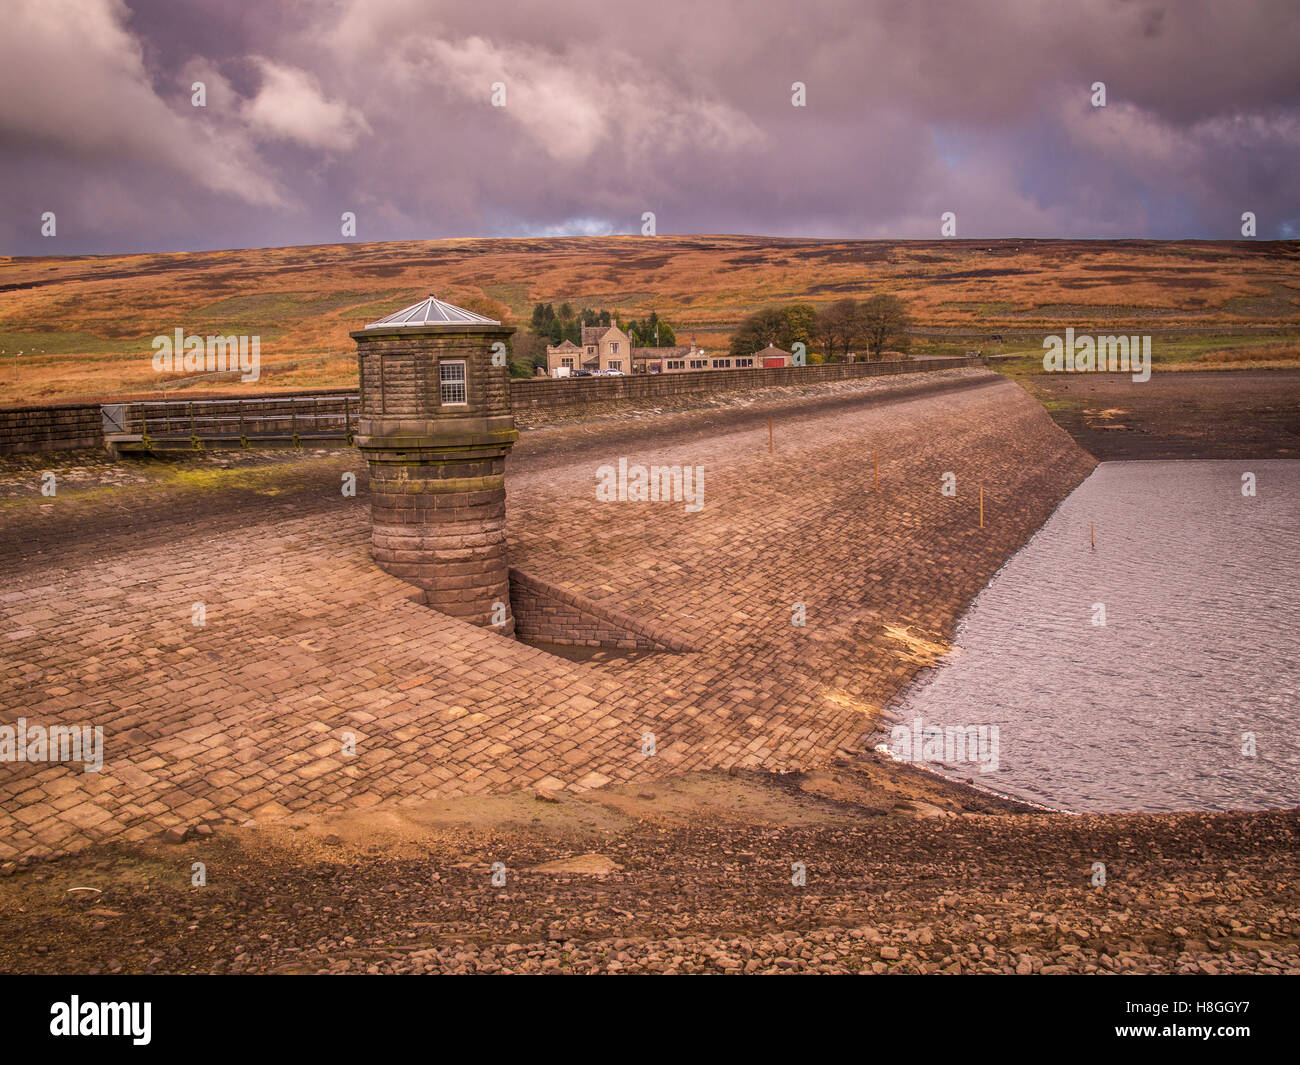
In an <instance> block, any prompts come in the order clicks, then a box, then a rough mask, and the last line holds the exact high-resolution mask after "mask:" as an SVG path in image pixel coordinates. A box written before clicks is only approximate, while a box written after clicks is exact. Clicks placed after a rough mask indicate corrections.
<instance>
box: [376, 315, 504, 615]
mask: <svg viewBox="0 0 1300 1065" xmlns="http://www.w3.org/2000/svg"><path fill="white" fill-rule="evenodd" d="M430 308H433V310H432V312H430ZM430 314H432V315H434V316H436V317H437V319H438V320H437V321H436V322H433V323H430V322H429V321H426V318H427V317H429V316H430ZM412 315H415V316H416V317H417V318H418V322H416V323H412V322H411V321H409V320H408V319H409V318H410V317H411V316H412ZM513 332H514V330H513V329H510V328H508V327H503V326H502V325H501V324H500V323H498V322H493V321H490V320H489V319H486V318H483V317H482V316H479V315H474V314H472V312H468V311H465V310H463V309H462V308H459V307H452V306H451V305H450V304H444V303H442V302H441V301H436V300H434V298H433V297H429V300H428V301H424V302H422V303H420V304H416V305H415V306H413V307H409V308H406V309H405V310H403V311H399V312H398V313H397V314H396V315H392V316H390V318H386V319H384V320H383V321H382V322H376V323H373V324H371V325H369V326H367V327H366V328H365V329H360V330H357V331H356V332H354V333H353V334H352V337H353V339H355V340H356V342H357V368H358V372H359V375H360V383H361V396H360V405H361V416H360V420H359V422H358V426H357V438H356V442H357V447H359V448H360V449H361V451H362V453H363V454H364V455H365V456H366V461H367V462H368V463H369V465H370V502H371V522H372V524H371V550H372V552H373V554H374V559H375V562H376V563H377V564H378V565H379V567H380V568H381V569H383V570H385V571H386V572H388V573H391V574H392V575H393V576H394V577H400V578H402V580H405V581H408V582H410V583H411V584H413V585H415V586H416V587H418V588H421V589H423V590H424V593H425V601H426V603H427V604H428V605H429V606H431V607H432V608H433V609H435V610H438V611H440V612H441V613H444V614H448V615H450V616H451V617H454V618H459V619H461V620H462V621H468V622H470V623H471V624H473V625H479V626H491V627H492V628H493V629H494V630H495V631H496V632H498V633H499V634H501V635H502V636H512V635H513V634H514V630H515V622H514V617H513V616H512V614H511V611H510V577H509V573H508V564H507V561H506V480H505V466H506V454H507V453H508V452H509V450H510V448H511V446H512V445H513V444H514V442H515V441H516V440H517V439H518V438H519V434H518V432H516V431H515V427H514V418H513V416H512V415H511V413H510V379H509V376H508V375H507V371H506V368H505V365H504V360H502V363H501V364H500V365H498V364H497V363H496V362H495V361H494V358H493V356H494V354H496V353H497V352H500V353H502V354H504V352H505V342H506V341H507V340H508V339H509V337H510V334H511V333H513Z"/></svg>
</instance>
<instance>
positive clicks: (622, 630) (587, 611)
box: [510, 567, 695, 651]
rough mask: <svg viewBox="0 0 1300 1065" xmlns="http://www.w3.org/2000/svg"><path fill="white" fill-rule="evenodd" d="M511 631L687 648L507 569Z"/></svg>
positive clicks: (579, 642) (650, 627)
mask: <svg viewBox="0 0 1300 1065" xmlns="http://www.w3.org/2000/svg"><path fill="white" fill-rule="evenodd" d="M510 600H511V606H512V608H513V611H514V615H515V634H516V635H517V636H520V637H522V638H524V639H530V638H531V639H537V640H547V641H549V642H550V643H556V644H563V645H566V646H576V647H620V648H624V649H625V650H642V651H693V650H695V648H694V647H692V646H691V645H690V643H689V642H687V641H686V640H685V639H683V638H682V637H681V636H678V635H677V634H676V633H673V632H670V631H668V630H667V629H665V628H664V627H663V626H661V625H656V624H654V623H653V622H649V621H644V620H642V619H640V618H634V617H632V616H631V615H630V614H624V613H623V612H622V611H621V610H615V609H614V608H613V607H609V606H605V605H604V604H603V603H598V602H596V601H595V600H594V599H589V598H587V596H585V595H579V594H578V593H577V592H571V591H569V590H568V589H566V588H561V587H559V586H558V585H554V584H548V583H547V582H546V581H543V580H541V579H540V578H538V577H534V576H531V575H530V574H527V573H524V572H522V571H521V570H517V569H514V568H513V567H512V568H511V570H510Z"/></svg>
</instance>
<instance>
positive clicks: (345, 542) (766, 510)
mask: <svg viewBox="0 0 1300 1065" xmlns="http://www.w3.org/2000/svg"><path fill="white" fill-rule="evenodd" d="M953 372H954V373H956V374H958V375H960V376H963V377H964V378H965V380H966V387H963V388H960V389H956V390H952V391H948V392H944V393H931V394H927V395H925V396H919V397H917V396H913V397H910V398H908V397H905V396H900V398H899V400H898V401H897V402H893V403H887V404H882V403H880V402H878V399H879V391H878V390H877V391H873V392H872V393H871V394H872V395H873V396H874V397H876V400H877V402H874V403H873V404H871V405H863V406H861V407H853V406H847V405H845V403H844V397H843V396H842V395H841V396H839V398H838V399H837V403H836V405H835V407H834V408H833V409H827V410H825V411H819V410H818V409H817V408H816V407H815V406H803V407H801V408H800V409H799V410H798V411H797V412H793V411H792V412H791V413H790V414H789V416H788V417H785V418H782V417H778V418H777V420H776V424H775V429H774V434H773V440H772V443H771V445H770V448H771V450H770V451H769V437H768V429H767V426H766V424H764V425H762V427H761V428H760V427H756V426H753V425H752V423H742V424H739V425H737V426H734V427H731V428H728V427H727V426H726V425H725V424H720V425H719V427H718V428H717V429H716V431H711V432H709V433H700V432H693V433H690V434H687V435H677V434H675V433H673V432H665V433H663V434H662V435H654V433H653V430H651V431H650V432H649V434H648V435H643V436H642V437H641V438H640V442H639V443H635V444H634V445H632V446H628V447H627V449H626V450H618V449H619V448H622V447H623V445H615V446H614V448H611V445H610V443H608V442H607V441H608V440H609V439H610V438H608V437H606V436H603V435H602V433H601V432H600V431H599V430H595V429H589V428H584V427H581V426H573V427H568V428H567V429H564V430H554V431H555V432H563V433H567V434H568V435H567V436H565V437H564V444H565V446H564V448H563V449H561V450H557V452H556V455H557V457H556V458H555V459H554V460H553V461H548V462H539V463H523V464H521V465H520V466H519V468H518V469H516V470H514V471H513V472H511V471H510V470H508V472H507V477H506V486H507V504H506V505H507V510H508V515H509V520H508V526H507V528H508V534H509V558H510V564H511V565H512V566H518V567H519V568H520V569H521V570H523V571H526V572H527V573H530V574H535V575H537V576H538V577H540V578H543V579H545V580H546V581H548V582H550V583H551V584H554V585H556V586H559V587H562V588H565V589H568V590H570V591H572V592H574V593H577V594H580V595H582V596H586V597H588V598H590V599H591V600H595V601H598V602H604V603H607V604H608V605H609V606H610V607H612V608H617V609H618V610H620V611H622V612H625V613H626V614H628V615H631V616H633V617H636V618H639V619H643V620H644V621H645V622H647V623H651V624H654V625H658V626H661V627H662V628H664V629H666V630H670V631H672V632H675V633H678V634H680V635H681V637H682V638H683V640H684V642H685V643H687V644H689V645H690V646H691V647H692V648H696V650H693V651H691V652H690V653H665V654H648V655H644V656H636V657H632V658H629V659H627V660H622V661H611V662H607V663H594V662H575V661H570V660H566V659H562V658H559V657H557V656H554V655H551V654H548V653H546V652H544V651H542V650H539V649H537V648H534V647H530V646H528V645H526V644H523V643H521V642H519V641H515V640H508V639H505V638H503V637H501V636H499V635H497V634H496V633H494V632H492V631H491V630H485V629H482V628H478V627H476V626H474V625H472V624H469V623H467V622H464V621H461V620H457V619H455V618H452V617H449V616H447V615H445V614H441V613H438V612H436V611H433V610H431V609H429V608H428V607H426V606H424V605H422V604H420V603H416V602H413V601H412V600H411V595H412V594H413V593H414V592H415V589H413V588H412V587H411V585H409V584H407V583H406V582H404V581H403V580H401V579H400V578H398V577H394V576H392V575H390V574H387V573H384V572H383V571H382V570H380V569H379V568H378V567H377V566H376V565H375V563H374V561H373V560H372V558H371V554H370V515H369V506H368V502H367V499H366V493H365V492H364V491H362V492H359V493H358V496H357V497H356V498H347V497H343V496H340V495H339V492H338V481H337V478H336V479H335V481H334V485H333V487H332V488H330V489H329V496H330V501H329V502H328V503H326V502H321V503H320V504H319V505H318V506H314V507H313V508H312V510H311V512H310V513H302V512H300V511H299V510H297V509H296V508H294V507H293V506H291V505H290V506H282V505H276V503H275V499H274V495H267V496H266V497H258V498H257V501H256V502H255V503H252V504H245V509H244V510H242V511H241V512H240V514H239V519H240V520H239V525H238V526H236V527H234V531H233V532H232V531H230V527H229V526H227V527H225V528H224V531H222V532H221V533H220V534H217V533H216V532H215V531H214V528H213V526H212V525H211V524H209V523H208V522H205V521H203V520H198V519H194V518H191V517H187V516H186V513H185V511H184V510H183V509H181V510H178V511H177V513H176V515H175V520H174V522H172V523H171V524H169V525H166V526H165V527H161V528H159V529H158V530H157V533H156V536H152V537H149V536H141V537H137V538H135V539H133V540H131V541H129V542H126V543H121V542H120V541H118V543H119V544H120V546H118V547H115V549H113V550H103V551H98V550H89V549H86V550H79V551H71V550H66V551H65V550H56V551H50V552H46V553H44V554H40V555H36V556H34V557H33V558H31V559H29V560H28V561H25V562H24V561H22V560H21V558H20V556H19V555H18V554H16V553H14V552H10V553H8V554H6V555H5V556H4V557H5V559H6V561H4V562H3V564H2V565H0V578H2V579H0V587H3V589H4V590H3V592H2V593H0V635H2V636H3V639H2V640H0V658H2V660H3V668H4V673H5V677H6V684H5V686H4V689H3V691H0V724H10V725H12V724H14V723H15V722H16V721H17V719H18V718H20V717H21V718H24V719H25V720H26V722H27V723H28V724H29V725H31V724H34V723H39V724H41V725H42V726H48V725H51V724H69V725H72V724H76V725H91V726H100V727H102V728H103V748H104V749H103V758H104V762H103V768H102V770H101V771H100V772H96V773H85V772H82V767H81V766H80V765H73V764H67V763H50V762H8V763H4V764H3V765H0V856H3V857H12V856H14V855H21V854H29V853H31V854H36V853H49V852H53V851H59V850H67V849H75V848H78V847H81V846H84V845H86V844H89V843H92V842H95V841H99V840H104V839H113V838H127V839H140V838H144V837H146V836H149V835H152V834H154V833H157V832H158V831H160V830H162V829H165V828H167V827H169V826H174V825H179V824H192V823H194V822H196V821H201V820H220V819H232V820H235V821H244V820H246V819H249V818H256V819H259V820H266V819H274V818H275V817H278V816H283V815H286V814H289V813H291V812H303V811H321V812H328V811H337V810H343V809H351V808H359V807H367V806H375V805H377V804H379V803H385V802H397V803H401V802H404V801H406V802H419V801H424V800H427V799H428V798H430V797H439V796H455V795H463V794H470V793H482V792H489V791H506V790H510V789H514V788H519V787H524V786H528V785H536V784H539V783H540V784H543V785H544V786H550V787H554V788H563V789H569V790H572V791H581V790H585V789H590V788H595V787H600V786H602V785H604V784H606V783H608V782H610V781H630V780H639V779H648V778H654V777H657V776H662V775H666V774H672V773H677V772H680V771H684V770H692V769H705V768H716V767H724V768H725V767H730V766H741V767H755V768H757V767H762V768H767V769H772V770H788V769H794V768H805V767H809V766H814V765H818V764H821V763H823V762H825V761H826V760H828V759H830V758H832V757H833V756H834V754H835V752H836V750H837V749H840V748H847V749H858V748H859V747H860V746H861V745H863V744H864V743H866V742H867V741H866V736H867V734H868V733H869V732H870V730H871V727H872V725H873V723H874V722H875V720H876V718H877V715H878V710H879V707H880V706H881V705H883V703H884V702H885V701H887V700H888V699H889V698H890V697H891V696H892V695H893V694H894V693H895V692H896V691H897V690H898V689H899V688H900V686H901V685H903V684H904V683H906V682H907V681H908V680H909V679H910V678H911V677H912V676H914V675H915V673H916V672H917V671H918V670H919V669H920V668H921V667H922V665H923V664H924V663H925V662H927V661H930V660H932V659H931V658H930V657H929V656H928V653H927V651H926V648H927V647H928V646H929V643H930V642H936V641H937V642H938V643H939V644H942V642H943V640H944V639H945V638H946V637H949V636H951V634H952V631H953V629H954V626H955V623H956V621H957V619H958V617H959V616H960V615H961V613H962V611H963V610H964V609H965V608H966V606H967V604H968V603H969V602H970V600H971V599H972V598H973V597H974V595H975V594H976V593H977V592H978V591H979V590H980V589H981V588H982V587H983V585H984V584H985V582H986V581H987V580H988V578H989V577H990V576H991V575H992V574H993V572H994V571H995V570H996V569H997V568H998V567H999V566H1000V565H1001V564H1002V562H1003V561H1004V560H1005V559H1006V558H1007V557H1008V556H1009V555H1010V554H1011V553H1012V552H1013V551H1014V550H1015V549H1016V548H1018V547H1019V546H1020V545H1022V544H1023V543H1024V542H1025V541H1026V540H1027V539H1028V538H1029V537H1030V536H1031V535H1032V534H1033V532H1034V531H1035V530H1036V529H1037V528H1038V527H1039V526H1040V525H1041V524H1042V523H1043V522H1044V521H1045V520H1046V519H1047V517H1048V516H1049V515H1050V514H1051V513H1052V511H1053V509H1054V508H1055V507H1056V506H1057V504H1058V503H1059V502H1060V501H1061V500H1062V499H1063V498H1065V496H1066V495H1068V493H1069V492H1070V491H1071V489H1073V488H1074V487H1075V486H1076V485H1077V484H1078V483H1079V482H1080V481H1081V480H1082V479H1083V478H1084V477H1085V476H1086V475H1087V474H1088V472H1089V471H1090V470H1091V469H1092V467H1093V465H1094V463H1093V460H1092V459H1091V458H1090V457H1089V456H1087V455H1086V454H1085V453H1084V452H1082V451H1080V450H1079V449H1078V448H1077V447H1076V446H1075V445H1074V443H1073V442H1072V441H1071V440H1070V438H1069V437H1068V436H1067V435H1066V434H1065V433H1064V432H1062V431H1061V430H1060V429H1058V428H1057V427H1056V426H1055V425H1054V423H1053V422H1052V421H1051V419H1050V418H1049V417H1048V416H1047V415H1046V414H1045V413H1044V411H1043V410H1042V408H1041V407H1040V406H1039V405H1038V404H1037V403H1036V402H1034V401H1033V400H1032V399H1030V398H1029V397H1028V396H1027V395H1026V394H1025V393H1024V392H1022V391H1021V390H1020V389H1019V387H1018V386H1016V385H1014V384H1012V383H1009V382H1007V381H1005V380H1003V379H1002V378H1000V377H997V376H996V375H993V374H989V373H986V372H984V371H979V370H970V371H953ZM882 384H883V383H882ZM886 387H893V383H892V382H891V383H889V384H888V385H887V386H886ZM552 431H553V430H544V431H543V432H548V433H549V432H552ZM557 439H558V438H557ZM876 455H878V459H879V488H878V490H877V488H876V481H875V468H876V466H875V461H874V456H876ZM623 458H625V459H627V461H628V462H629V463H630V464H644V465H646V466H649V465H654V464H662V465H691V466H698V467H702V468H703V469H704V470H706V471H707V478H706V481H705V485H706V492H705V496H704V500H703V507H702V508H701V509H700V510H699V511H698V512H690V511H688V510H687V509H686V508H685V507H683V505H682V504H681V503H680V502H673V501H666V502H653V503H651V502H634V501H627V502H618V501H615V502H600V501H598V499H597V497H596V491H595V489H596V484H597V473H596V471H597V469H598V468H599V467H601V466H604V465H607V464H616V463H618V461H619V460H620V459H623ZM338 461H339V462H340V467H339V468H340V469H343V468H345V467H344V464H345V463H347V462H350V461H352V459H351V458H350V457H347V456H345V457H342V458H340V459H339V460H338ZM945 473H953V474H955V476H956V485H957V494H956V496H955V497H950V496H946V495H944V494H943V493H942V491H941V486H942V484H943V474H945ZM981 487H982V489H983V514H984V526H983V527H982V528H981V526H980V495H979V490H980V488H981ZM43 520H47V521H49V522H58V521H60V520H63V519H60V518H59V514H58V510H57V506H55V507H54V509H52V510H51V511H50V512H49V513H48V515H47V516H46V518H45V519H43ZM84 535H85V537H93V536H94V533H93V530H88V531H87V532H86V533H85V534H84ZM195 603H203V604H204V607H205V617H206V623H205V624H204V625H203V626H202V627H197V626H195V625H194V624H193V623H192V617H193V608H194V604H195ZM796 604H802V613H803V615H804V616H805V617H806V624H804V625H802V626H799V625H794V624H792V618H793V617H794V616H795V612H796ZM647 734H651V735H652V736H653V738H654V743H653V745H652V746H651V747H647V744H646V742H645V737H646V735H647ZM349 741H351V742H352V743H353V744H354V748H349V747H348V743H349ZM350 749H354V750H355V753H349V750H350ZM648 749H650V750H653V753H652V754H646V753H644V752H645V751H646V750H648Z"/></svg>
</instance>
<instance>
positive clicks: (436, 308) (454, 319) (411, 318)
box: [366, 294, 501, 329]
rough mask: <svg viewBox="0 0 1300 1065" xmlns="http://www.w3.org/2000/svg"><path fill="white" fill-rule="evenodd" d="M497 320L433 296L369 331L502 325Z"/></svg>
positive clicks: (383, 321) (373, 326) (379, 322)
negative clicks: (421, 326) (420, 326)
mask: <svg viewBox="0 0 1300 1065" xmlns="http://www.w3.org/2000/svg"><path fill="white" fill-rule="evenodd" d="M500 324H501V323H500V322H498V321H497V320H496V319H495V318H488V317H487V316H485V315H482V314H475V313H474V312H473V311H467V310H465V308H464V307H457V306H454V305H453V304H450V303H444V302H443V301H442V300H440V299H438V297H437V296H434V295H432V294H430V295H429V297H428V298H427V299H422V300H421V301H420V302H419V303H413V304H412V305H411V306H409V307H404V308H403V309H402V310H400V311H398V312H396V313H395V314H390V315H389V316H388V317H387V318H381V319H379V321H377V322H371V323H370V324H369V325H368V326H366V328H367V329H381V328H382V329H391V328H392V327H393V326H403V325H408V326H417V325H500Z"/></svg>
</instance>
